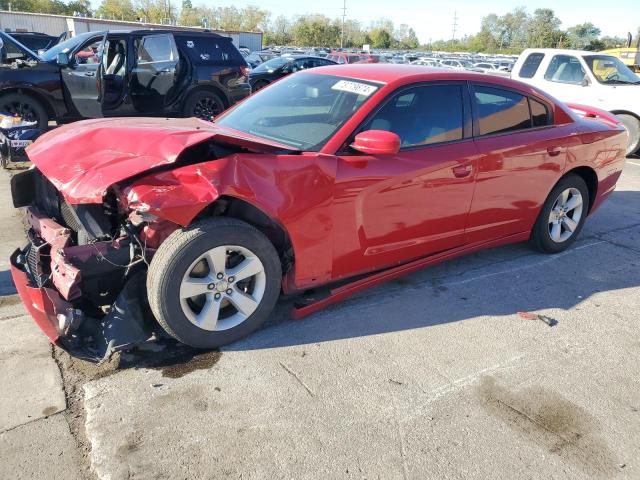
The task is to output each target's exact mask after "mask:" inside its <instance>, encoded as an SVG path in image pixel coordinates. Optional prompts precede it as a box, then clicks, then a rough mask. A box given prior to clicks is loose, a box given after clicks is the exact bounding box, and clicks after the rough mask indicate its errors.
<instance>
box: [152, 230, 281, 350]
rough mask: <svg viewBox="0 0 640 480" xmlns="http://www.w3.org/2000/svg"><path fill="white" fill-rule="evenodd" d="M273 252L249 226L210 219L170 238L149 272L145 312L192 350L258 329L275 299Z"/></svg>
mask: <svg viewBox="0 0 640 480" xmlns="http://www.w3.org/2000/svg"><path fill="white" fill-rule="evenodd" d="M281 279H282V271H281V265H280V259H279V257H278V253H277V252H276V250H275V248H274V247H273V245H272V244H271V242H270V241H269V239H267V237H265V236H264V235H263V234H262V233H261V232H260V231H258V230H256V229H255V228H254V227H252V226H251V225H249V224H247V223H244V222H241V221H239V220H235V219H230V218H213V219H209V220H205V221H203V222H200V223H198V224H196V225H194V226H193V227H191V228H189V229H187V230H178V231H176V232H174V233H173V234H171V235H170V236H169V238H167V240H165V242H164V243H163V244H162V245H161V246H160V248H159V249H158V251H157V253H156V255H155V256H154V258H153V261H152V262H151V265H150V267H149V274H148V277H147V290H148V293H149V303H150V305H151V310H152V311H153V314H154V315H155V317H156V319H157V320H158V322H159V323H160V325H162V327H163V328H164V329H165V330H166V331H167V333H169V334H170V335H171V336H173V337H174V338H176V339H177V340H179V341H181V342H182V343H185V344H187V345H190V346H192V347H197V348H213V347H219V346H222V345H226V344H228V343H231V342H235V341H236V340H239V339H240V338H242V337H244V336H246V335H248V334H250V333H251V332H253V331H254V330H256V329H257V328H259V327H260V326H261V325H262V324H263V323H264V322H265V321H266V319H267V318H268V316H269V314H270V313H271V311H272V310H273V307H274V305H275V303H276V300H277V299H278V296H279V294H280V283H281Z"/></svg>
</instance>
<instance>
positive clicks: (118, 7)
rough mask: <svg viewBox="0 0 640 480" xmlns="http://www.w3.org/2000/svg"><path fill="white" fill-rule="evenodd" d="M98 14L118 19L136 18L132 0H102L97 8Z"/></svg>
mask: <svg viewBox="0 0 640 480" xmlns="http://www.w3.org/2000/svg"><path fill="white" fill-rule="evenodd" d="M96 15H97V16H98V17H100V18H108V19H117V20H135V19H136V12H135V10H134V8H133V4H132V3H131V0H102V3H101V4H100V6H99V7H98V10H96Z"/></svg>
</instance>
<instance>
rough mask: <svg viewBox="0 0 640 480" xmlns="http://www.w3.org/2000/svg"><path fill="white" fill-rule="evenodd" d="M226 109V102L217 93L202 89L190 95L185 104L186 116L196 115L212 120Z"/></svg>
mask: <svg viewBox="0 0 640 480" xmlns="http://www.w3.org/2000/svg"><path fill="white" fill-rule="evenodd" d="M223 110H224V102H223V101H222V99H221V98H220V97H219V96H218V95H217V94H215V93H213V92H210V91H207V90H200V91H199V92H195V93H193V94H192V95H190V96H189V98H188V99H187V101H186V103H185V106H184V116H185V117H196V118H201V119H203V120H208V121H211V120H212V119H213V117H215V116H216V115H219V114H220V113H222V111H223Z"/></svg>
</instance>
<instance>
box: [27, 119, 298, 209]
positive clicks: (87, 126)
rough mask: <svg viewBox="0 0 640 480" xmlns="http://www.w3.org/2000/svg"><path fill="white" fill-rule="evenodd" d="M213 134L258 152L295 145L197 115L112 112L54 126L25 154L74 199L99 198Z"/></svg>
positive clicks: (283, 148) (75, 200) (89, 199)
mask: <svg viewBox="0 0 640 480" xmlns="http://www.w3.org/2000/svg"><path fill="white" fill-rule="evenodd" d="M211 139H215V140H220V141H221V142H224V143H227V144H232V145H238V146H240V147H244V148H247V149H249V150H252V151H256V152H265V153H267V152H276V151H281V150H287V151H291V150H292V149H291V147H288V146H286V145H281V144H278V143H276V142H270V141H267V140H264V139H261V138H258V137H253V136H251V135H247V134H244V133H242V132H237V131H235V130H231V129H227V128H224V127H222V126H219V125H215V124H213V123H210V122H206V121H203V120H198V119H195V118H114V119H99V120H85V121H81V122H76V123H72V124H69V125H65V126H62V127H59V128H56V129H54V130H52V131H50V132H48V133H46V134H44V135H42V136H41V137H40V138H39V139H38V140H37V141H36V142H35V143H33V144H32V145H31V146H29V147H28V148H27V155H28V156H29V159H30V160H31V161H32V162H33V164H34V165H35V166H36V167H37V168H38V169H39V170H40V171H41V172H42V173H43V174H44V176H45V177H47V178H48V179H49V181H51V183H53V185H54V186H55V187H56V188H57V189H58V190H60V191H61V192H62V194H63V195H64V197H65V198H66V199H67V200H68V201H69V202H70V203H73V204H78V203H101V202H102V199H103V196H104V194H105V192H106V190H107V189H108V188H109V187H110V186H111V185H113V184H115V183H118V182H121V181H123V180H126V179H127V178H131V177H133V176H135V175H138V174H140V173H144V172H145V171H147V170H149V169H152V168H156V167H162V166H163V165H168V164H171V163H174V162H175V161H176V159H177V158H178V156H179V155H180V153H181V152H183V151H185V150H186V149H187V148H189V147H191V146H192V145H195V144H197V143H200V142H204V141H206V140H211ZM202 160H203V161H205V160H212V159H211V158H203V159H202Z"/></svg>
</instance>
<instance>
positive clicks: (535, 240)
mask: <svg viewBox="0 0 640 480" xmlns="http://www.w3.org/2000/svg"><path fill="white" fill-rule="evenodd" d="M590 201H591V200H590V199H589V189H588V188H587V184H586V183H585V181H584V180H583V179H582V177H580V176H578V175H576V174H573V173H570V174H569V175H567V176H565V177H563V178H561V179H560V181H559V182H558V183H557V184H556V185H555V187H553V189H552V190H551V193H549V196H548V197H547V199H546V200H545V202H544V205H543V206H542V209H541V210H540V213H539V214H538V219H537V220H536V223H535V225H534V226H533V230H532V232H531V244H532V246H533V247H534V248H535V249H537V250H539V251H541V252H544V253H559V252H562V251H564V250H566V249H567V248H569V247H570V246H571V244H572V243H573V242H575V241H576V238H577V237H578V234H579V233H580V230H582V226H583V225H584V221H585V219H586V218H587V213H588V212H589V205H590V203H589V202H590Z"/></svg>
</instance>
